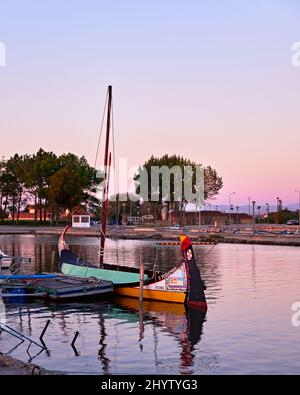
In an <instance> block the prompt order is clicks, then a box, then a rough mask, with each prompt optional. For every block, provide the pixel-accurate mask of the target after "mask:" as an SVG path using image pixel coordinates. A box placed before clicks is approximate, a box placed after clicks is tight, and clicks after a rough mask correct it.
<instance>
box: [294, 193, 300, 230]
mask: <svg viewBox="0 0 300 395" xmlns="http://www.w3.org/2000/svg"><path fill="white" fill-rule="evenodd" d="M295 192H296V193H298V226H300V191H299V190H298V189H295Z"/></svg>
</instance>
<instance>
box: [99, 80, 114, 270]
mask: <svg viewBox="0 0 300 395" xmlns="http://www.w3.org/2000/svg"><path fill="white" fill-rule="evenodd" d="M111 107H112V86H111V85H109V87H108V104H107V121H106V138H105V153H104V189H103V196H102V218H101V245H100V265H102V264H103V258H104V245H105V232H106V222H107V210H108V160H109V159H108V152H109V137H110V127H111Z"/></svg>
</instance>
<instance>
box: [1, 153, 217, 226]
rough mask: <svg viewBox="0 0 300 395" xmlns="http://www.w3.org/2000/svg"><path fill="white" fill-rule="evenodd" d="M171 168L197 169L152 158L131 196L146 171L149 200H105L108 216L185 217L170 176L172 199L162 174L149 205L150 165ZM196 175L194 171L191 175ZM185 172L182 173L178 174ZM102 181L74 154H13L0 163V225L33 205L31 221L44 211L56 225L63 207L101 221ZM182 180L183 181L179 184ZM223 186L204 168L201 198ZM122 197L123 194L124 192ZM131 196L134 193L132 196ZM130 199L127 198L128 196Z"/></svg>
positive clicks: (176, 159) (173, 159)
mask: <svg viewBox="0 0 300 395" xmlns="http://www.w3.org/2000/svg"><path fill="white" fill-rule="evenodd" d="M153 166H156V167H159V168H161V167H163V166H166V167H168V168H170V169H171V168H172V167H174V166H179V167H180V168H181V169H182V170H183V169H184V167H185V166H190V167H191V168H193V169H195V168H196V163H195V162H193V161H191V160H189V159H186V158H183V157H182V156H179V155H167V154H166V155H163V156H162V157H154V156H151V158H150V159H148V160H147V161H146V162H145V163H144V165H143V166H141V167H140V168H139V169H138V171H137V173H136V174H135V176H134V180H135V183H136V190H135V194H139V192H140V173H141V172H142V168H144V169H146V170H147V172H148V174H149V178H148V182H149V188H148V194H149V195H148V196H144V197H142V198H141V199H137V200H136V201H135V202H133V200H134V199H127V201H125V202H123V201H119V195H117V196H114V197H112V198H111V199H110V202H109V217H110V219H113V218H114V220H115V221H118V218H119V216H120V214H121V215H122V214H123V215H124V214H125V213H126V214H129V213H130V215H132V216H142V215H149V214H152V215H153V217H154V219H155V220H158V219H159V218H160V215H161V210H162V209H163V208H164V207H167V209H168V211H169V212H170V210H177V211H179V212H180V213H181V216H183V215H184V211H185V207H186V205H187V203H190V202H189V201H188V200H187V199H185V197H184V196H183V198H182V200H181V201H175V194H174V189H175V182H174V181H175V180H174V175H171V177H170V196H169V198H170V199H169V201H166V196H164V191H163V188H162V175H160V184H159V191H158V200H157V201H151V192H152V189H153V188H152V185H151V171H152V167H153ZM194 173H195V172H194ZM194 173H193V175H192V186H193V189H194V190H195V188H196V177H195V174H194ZM182 174H183V173H182ZM100 181H101V178H98V179H97V178H96V170H95V169H94V168H93V167H91V166H90V165H89V164H88V162H87V160H86V158H85V157H84V156H82V157H78V156H76V155H74V154H72V153H68V154H63V155H60V156H57V155H56V154H55V153H53V152H51V151H50V152H47V151H45V150H43V149H42V148H40V149H39V150H38V151H37V152H36V153H35V154H31V155H29V154H26V155H19V154H15V155H13V156H12V157H11V158H9V159H8V160H5V159H2V161H0V219H1V220H2V222H3V221H4V220H5V218H7V213H8V212H9V213H10V214H11V218H12V221H13V222H18V221H19V217H20V212H21V211H22V210H23V209H24V208H26V207H28V205H29V204H30V205H34V207H35V214H34V215H35V217H34V222H35V223H37V222H40V223H45V222H46V221H47V213H48V212H50V213H51V217H50V220H51V223H54V224H56V223H58V221H59V218H60V216H61V214H62V213H64V212H65V211H66V210H67V209H68V210H69V211H70V212H72V211H73V210H74V209H76V208H77V207H80V206H81V205H82V204H85V205H86V207H87V208H88V210H89V213H91V214H93V215H94V217H95V218H96V219H100V214H101V202H100V200H99V199H98V197H97V187H98V184H99V183H100ZM183 181H184V180H183V179H182V180H181V182H183ZM222 186H223V181H222V178H221V177H220V176H219V175H218V174H217V172H216V170H214V169H213V168H211V167H210V166H208V167H205V168H204V199H205V200H206V199H211V198H213V197H214V196H215V195H217V194H218V192H219V190H220V189H221V188H222ZM125 194H126V192H125ZM130 195H131V197H132V195H133V194H130ZM127 196H128V197H129V195H127Z"/></svg>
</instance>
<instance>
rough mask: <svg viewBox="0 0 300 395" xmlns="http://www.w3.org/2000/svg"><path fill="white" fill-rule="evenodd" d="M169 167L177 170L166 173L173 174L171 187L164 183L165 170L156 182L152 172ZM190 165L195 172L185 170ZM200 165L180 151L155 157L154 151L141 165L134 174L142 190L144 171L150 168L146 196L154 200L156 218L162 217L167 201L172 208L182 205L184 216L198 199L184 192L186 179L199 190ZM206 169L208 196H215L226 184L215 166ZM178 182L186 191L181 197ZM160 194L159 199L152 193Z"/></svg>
mask: <svg viewBox="0 0 300 395" xmlns="http://www.w3.org/2000/svg"><path fill="white" fill-rule="evenodd" d="M198 166H201V165H198ZM163 167H164V169H165V170H166V169H169V170H172V169H173V170H174V171H173V172H170V173H169V174H168V171H166V172H165V175H166V174H167V176H168V177H169V188H167V189H166V188H164V187H163V174H162V173H163V172H159V183H158V185H153V183H152V182H151V180H152V172H153V171H155V172H157V171H158V169H160V170H163ZM186 167H189V168H190V169H191V172H186V173H185V172H184V169H185V168H186ZM196 168H197V164H196V163H195V162H192V161H191V160H190V159H186V158H183V157H182V156H179V155H167V154H166V155H163V156H162V157H160V158H159V157H154V156H153V155H152V156H151V158H150V159H149V160H147V161H146V162H145V163H144V165H143V166H140V167H139V169H138V172H137V174H136V175H135V176H134V180H135V181H136V193H138V194H139V193H141V179H142V177H143V171H144V170H146V171H147V174H148V192H147V196H142V198H144V200H145V201H148V202H150V207H151V212H152V214H153V216H154V218H155V219H158V218H159V214H160V212H161V209H162V207H163V205H164V204H167V205H168V207H169V211H170V209H171V208H172V209H179V210H180V212H181V221H182V216H183V214H184V211H185V207H186V204H187V203H191V202H194V201H195V199H194V200H191V198H190V197H187V196H185V194H184V183H185V182H189V183H190V184H189V185H191V187H192V188H191V189H192V191H191V192H192V193H193V194H196V193H197V184H196V183H197V179H196V174H197V172H196ZM203 171H204V200H207V199H209V198H210V199H211V198H212V197H214V196H215V195H216V194H217V193H218V192H219V190H220V189H221V188H222V186H223V181H222V178H221V177H219V176H218V174H217V172H216V170H214V169H212V168H211V167H210V166H208V167H206V168H204V169H203ZM178 186H179V187H180V186H181V188H180V190H181V191H182V194H181V198H180V199H178V197H177V189H178ZM153 195H156V200H155V201H153V199H152V196H153Z"/></svg>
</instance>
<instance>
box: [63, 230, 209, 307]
mask: <svg viewBox="0 0 300 395" xmlns="http://www.w3.org/2000/svg"><path fill="white" fill-rule="evenodd" d="M67 229H68V227H67V228H66V230H65V231H64V232H63V234H62V236H61V238H60V241H59V255H60V269H61V272H62V273H63V274H66V275H71V276H78V277H95V278H97V279H101V280H104V281H112V283H113V285H114V294H116V295H122V296H127V297H133V298H139V294H140V271H139V269H138V268H133V267H124V266H117V265H111V264H107V263H103V264H102V265H101V267H96V266H94V265H91V264H89V263H88V262H86V261H84V260H82V259H80V258H79V257H77V256H76V255H75V254H73V252H72V251H70V249H69V246H68V245H67V243H66V242H65V234H66V231H67ZM180 247H181V256H182V259H181V262H180V263H179V264H178V265H175V266H174V267H173V268H172V269H171V270H170V271H168V272H167V273H163V272H159V271H149V270H146V271H145V273H144V284H143V299H145V300H156V301H164V302H173V303H183V304H187V305H189V306H191V307H196V308H200V309H201V310H202V311H206V310H207V303H206V298H205V294H204V290H205V285H204V283H203V281H202V279H201V275H200V271H199V269H198V267H197V265H196V260H195V255H194V251H193V247H192V243H191V241H190V239H189V238H188V237H187V236H180Z"/></svg>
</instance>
